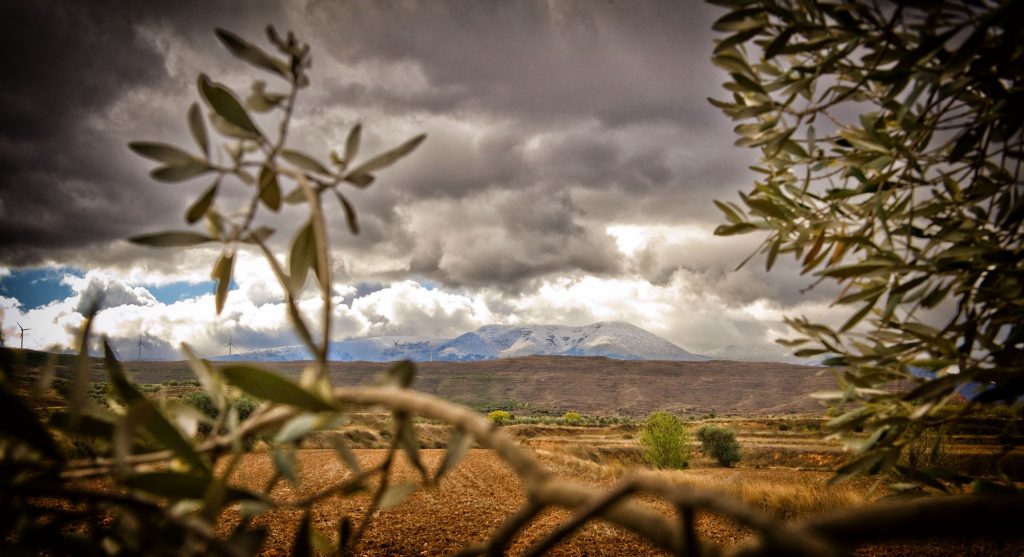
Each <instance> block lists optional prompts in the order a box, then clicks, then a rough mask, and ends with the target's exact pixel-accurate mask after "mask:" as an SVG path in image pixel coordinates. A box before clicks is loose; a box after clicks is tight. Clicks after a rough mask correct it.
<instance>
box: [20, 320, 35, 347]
mask: <svg viewBox="0 0 1024 557" xmlns="http://www.w3.org/2000/svg"><path fill="white" fill-rule="evenodd" d="M18 328H19V329H21V347H22V348H25V331H31V330H32V329H26V328H25V327H22V326H21V323H18Z"/></svg>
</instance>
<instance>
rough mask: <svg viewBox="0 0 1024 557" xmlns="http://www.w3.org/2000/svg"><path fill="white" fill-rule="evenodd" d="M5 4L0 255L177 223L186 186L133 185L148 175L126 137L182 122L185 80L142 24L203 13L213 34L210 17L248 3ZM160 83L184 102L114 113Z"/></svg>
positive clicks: (22, 255)
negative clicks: (168, 63)
mask: <svg viewBox="0 0 1024 557" xmlns="http://www.w3.org/2000/svg"><path fill="white" fill-rule="evenodd" d="M161 7H162V9H164V10H166V12H165V13H159V11H158V10H159V9H161ZM0 10H2V12H0V21H2V22H3V23H2V25H3V32H2V33H0V49H2V52H3V54H2V56H3V66H4V74H5V78H4V86H3V87H2V88H0V102H2V103H3V105H4V107H5V108H4V110H3V112H2V113H0V250H2V252H0V253H2V255H0V258H2V259H0V260H2V262H4V263H6V264H15V265H19V264H30V263H34V262H37V261H40V260H46V259H52V256H53V254H55V253H58V252H60V251H64V252H67V251H69V250H79V249H84V250H88V248H92V247H95V246H97V245H100V244H103V243H106V242H109V241H111V240H114V239H118V238H123V237H125V236H128V235H130V234H131V233H137V232H139V231H140V230H141V229H144V228H145V227H147V226H152V225H153V224H155V223H170V222H173V221H172V220H170V219H169V215H172V214H173V215H175V216H176V215H178V214H180V213H179V211H180V209H182V208H184V206H185V202H186V200H185V198H184V197H183V196H182V193H183V192H182V191H180V190H177V189H174V188H155V187H140V186H146V185H149V184H148V178H146V177H145V168H146V165H144V164H141V163H140V162H139V161H138V160H137V157H135V156H134V155H131V154H130V153H129V152H128V151H127V149H126V147H125V143H126V142H127V141H128V140H129V139H132V138H133V137H132V135H131V134H135V133H141V132H143V131H145V132H153V131H157V130H161V131H164V133H165V134H166V129H167V128H168V124H169V122H170V113H171V112H174V115H173V116H174V118H175V119H177V120H178V121H179V124H178V126H179V127H180V126H181V123H180V122H181V120H180V117H181V116H182V115H183V112H184V110H185V108H186V107H187V101H185V100H184V98H185V97H184V93H185V90H184V89H183V87H189V86H188V85H186V84H183V83H181V82H180V80H179V82H178V83H175V81H174V80H173V79H171V76H169V75H168V72H167V68H166V64H165V62H166V56H165V55H166V53H164V52H160V51H159V49H158V48H155V47H154V45H152V44H147V43H146V41H145V40H144V39H143V37H142V36H140V28H141V26H143V25H146V24H166V25H174V26H175V27H176V28H179V29H188V28H193V27H196V24H197V23H198V24H199V27H200V28H202V29H203V31H204V32H206V33H208V31H209V27H210V26H211V25H212V24H213V23H214V21H216V20H217V19H221V20H226V21H231V20H232V19H234V18H238V17H240V15H242V14H244V13H245V12H246V10H229V9H228V7H227V6H221V7H213V8H209V7H203V8H201V9H200V6H199V3H196V4H195V5H194V6H191V7H190V6H185V5H180V4H179V3H173V4H172V3H143V2H105V3H90V2H46V1H42V2H5V3H4V5H3V7H2V8H0ZM211 11H212V12H213V13H212V14H211V13H210V12H211ZM211 15H212V17H211ZM172 18H174V20H175V21H177V23H174V22H172ZM207 18H209V19H207ZM199 22H201V23H199ZM213 42H214V41H213V40H212V38H211V40H208V41H207V43H210V44H208V45H207V47H212V46H213V44H212V43H213ZM191 79H192V78H191V77H190V80H191ZM164 87H166V88H169V89H171V90H173V89H174V88H175V87H177V89H178V90H181V92H182V94H183V95H182V97H181V98H182V100H181V101H180V102H177V101H176V102H174V103H173V104H171V103H161V101H162V99H161V98H159V97H157V98H152V99H148V100H149V102H148V103H145V102H143V103H140V104H143V105H144V106H147V107H148V109H149V110H147V111H146V112H144V113H140V114H126V115H123V116H122V118H124V119H125V121H117V120H116V119H111V118H110V112H111V110H112V108H113V107H115V106H116V105H117V103H118V102H120V101H122V100H124V99H125V98H130V97H131V96H132V95H138V94H140V92H142V91H146V92H147V94H148V93H150V92H153V91H157V92H159V91H160V90H161V88H164ZM168 209H173V211H169V210H168ZM175 220H176V219H175ZM54 250H56V251H54Z"/></svg>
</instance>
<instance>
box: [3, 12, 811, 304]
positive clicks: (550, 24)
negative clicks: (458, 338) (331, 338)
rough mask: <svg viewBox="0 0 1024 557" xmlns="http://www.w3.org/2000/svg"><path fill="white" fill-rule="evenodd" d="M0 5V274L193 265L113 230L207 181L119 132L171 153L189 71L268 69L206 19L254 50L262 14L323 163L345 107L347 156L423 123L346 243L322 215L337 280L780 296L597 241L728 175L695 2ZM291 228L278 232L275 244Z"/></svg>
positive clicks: (173, 205)
mask: <svg viewBox="0 0 1024 557" xmlns="http://www.w3.org/2000/svg"><path fill="white" fill-rule="evenodd" d="M0 10H3V12H2V16H3V17H2V20H3V21H4V26H5V29H4V33H3V38H2V39H0V40H2V41H3V43H2V46H3V52H4V54H3V56H4V61H5V68H8V72H7V75H6V78H5V81H6V83H5V87H4V88H2V89H0V100H2V101H3V102H4V105H5V107H6V109H5V111H4V113H3V114H0V123H2V126H3V127H2V129H0V217H2V218H0V263H2V264H6V265H23V264H28V263H31V262H35V261H40V260H53V261H58V262H60V261H63V262H69V263H74V264H76V265H79V266H85V267H88V265H89V264H90V263H94V264H103V265H139V264H142V265H146V266H147V267H148V268H151V269H153V270H157V271H160V272H165V273H170V272H173V269H174V268H175V267H176V266H184V265H188V264H192V261H191V260H190V259H189V258H187V257H185V256H183V255H181V254H180V253H175V254H172V255H168V254H163V253H160V254H154V253H153V252H150V251H145V250H140V249H137V248H133V247H128V246H125V245H124V244H123V243H117V242H115V240H117V239H119V238H124V237H126V236H129V235H132V234H137V233H140V232H144V231H151V230H154V229H161V228H179V227H181V226H182V225H181V219H180V214H181V212H182V211H183V210H184V208H185V207H186V206H187V204H188V202H189V201H190V199H191V198H192V197H194V196H195V195H197V194H198V193H199V192H200V191H201V188H202V187H204V186H205V185H206V184H205V183H199V182H200V181H196V182H195V183H187V184H182V185H159V184H153V183H152V182H151V181H150V180H149V179H148V177H146V171H147V170H148V169H149V168H150V165H148V164H147V163H146V162H144V161H140V160H138V159H137V157H135V156H134V155H132V154H131V153H129V152H128V151H127V149H125V147H124V144H125V142H126V141H127V140H130V139H141V138H146V139H159V140H162V141H167V142H171V143H177V144H182V145H188V144H189V143H190V139H189V137H188V134H187V130H186V129H185V125H184V118H183V116H184V112H185V110H186V108H187V107H188V105H189V104H190V103H191V102H193V100H195V92H194V77H195V75H196V73H198V72H199V71H207V72H210V73H211V74H213V75H216V76H220V77H218V78H219V79H224V80H225V81H227V82H229V83H231V84H233V85H235V86H236V87H238V88H239V89H242V88H244V87H246V86H247V84H248V82H247V81H246V80H247V79H248V78H249V77H248V76H257V77H258V78H260V79H269V78H268V77H267V76H265V75H260V74H259V73H258V72H251V73H248V74H246V73H244V72H245V68H244V67H243V66H242V65H240V64H239V63H237V61H235V60H234V59H232V58H231V57H230V55H228V54H227V53H226V52H224V50H223V49H222V48H221V47H220V45H219V44H218V43H217V41H216V39H215V38H214V37H213V34H212V32H211V31H212V29H213V27H215V26H224V27H228V28H231V29H233V30H236V31H238V32H239V33H240V34H242V35H243V36H246V37H249V38H251V39H252V40H254V41H257V42H262V39H263V37H262V27H263V25H264V24H266V23H267V22H274V23H275V24H277V25H278V26H279V27H280V28H282V29H285V28H292V29H295V30H296V32H297V33H298V34H299V35H300V36H302V37H303V38H305V39H307V40H309V41H310V42H311V43H312V46H313V52H314V67H313V80H314V83H313V86H312V87H310V88H309V89H308V90H307V91H306V92H305V93H304V95H305V96H304V100H303V101H302V104H300V106H299V108H298V110H297V112H296V126H295V130H294V132H293V137H294V138H295V140H296V141H297V143H298V144H299V145H300V146H301V147H303V148H305V149H308V150H310V152H312V153H314V154H316V155H318V156H321V157H323V156H325V155H326V153H327V150H328V149H329V148H331V147H336V146H338V145H339V144H340V143H341V142H343V141H344V133H345V131H346V130H347V129H348V127H349V126H351V125H352V124H353V123H354V122H355V121H363V122H364V123H365V131H366V137H365V147H364V152H365V153H372V152H374V151H379V150H380V149H383V148H386V147H388V146H391V145H394V144H396V143H397V142H399V141H401V140H403V139H405V138H406V137H409V136H411V135H413V134H415V133H418V132H421V131H422V132H426V133H428V135H429V139H428V141H427V142H426V143H425V144H424V145H423V146H422V147H421V148H420V149H419V150H418V151H417V153H415V154H414V155H413V156H412V157H410V158H409V159H408V160H406V161H403V162H402V163H400V164H398V165H397V166H395V167H394V168H392V169H388V170H387V171H385V172H383V173H381V177H380V182H379V184H376V185H375V186H374V187H373V188H371V189H370V190H367V191H353V192H351V193H350V199H351V200H352V202H353V204H354V205H355V206H356V207H357V209H358V210H359V213H360V222H361V225H362V233H361V234H360V236H359V237H358V238H350V237H349V236H348V235H347V233H345V232H344V228H345V225H344V222H343V220H342V218H340V216H339V213H338V209H337V207H332V208H330V209H329V210H330V211H331V214H332V215H334V217H335V218H334V219H333V223H334V231H335V233H336V237H338V238H339V239H340V241H339V242H338V245H339V253H340V254H341V257H340V258H339V262H338V269H337V270H338V274H339V277H340V278H341V279H344V280H348V281H349V282H352V283H358V282H361V281H370V282H372V281H386V280H394V279H399V278H408V277H409V276H414V277H423V278H426V279H429V280H432V281H437V282H439V283H441V285H442V286H451V287H463V286H465V287H472V288H484V287H493V288H498V289H501V290H504V291H505V292H515V291H522V290H523V289H526V288H529V287H530V285H531V284H533V282H531V281H537V280H540V279H543V278H545V277H550V276H555V275H561V274H567V273H587V274H594V275H598V276H617V275H623V274H624V273H633V272H637V273H639V274H640V276H643V277H645V278H649V279H650V280H652V281H654V282H664V281H666V280H668V277H671V275H672V274H673V273H674V272H675V271H677V270H679V269H683V270H686V271H688V272H692V273H695V275H694V276H698V275H699V276H703V277H706V282H707V283H708V284H709V285H714V286H716V287H717V290H716V292H717V293H719V294H720V295H722V296H725V297H728V298H730V299H734V300H735V301H736V302H738V303H739V302H744V301H748V300H749V299H751V297H752V296H753V297H755V298H756V297H757V296H761V295H764V296H767V297H773V298H778V299H780V300H785V301H786V302H787V303H788V302H790V301H791V300H793V299H794V295H793V292H794V288H790V287H789V286H788V284H789V282H787V283H786V284H787V286H784V287H778V288H776V287H770V286H765V284H764V283H765V280H766V279H764V280H763V277H761V276H760V275H756V274H749V275H742V276H737V277H727V276H726V275H727V274H728V271H727V270H725V269H724V268H723V266H722V265H721V264H718V263H716V262H715V259H714V256H716V255H718V252H716V248H714V247H711V246H709V247H707V248H706V251H707V254H704V255H701V256H699V257H698V256H696V255H694V256H682V255H680V254H679V253H678V252H674V251H671V250H657V249H651V250H649V253H647V254H645V255H644V257H645V258H646V263H645V264H644V265H643V266H641V267H642V268H633V267H631V266H630V265H628V264H626V263H625V262H624V261H623V258H622V256H621V254H619V253H618V252H617V251H616V247H615V242H614V239H613V238H611V237H610V236H608V235H607V234H606V227H607V226H609V225H613V224H622V223H626V224H630V223H632V224H658V223H661V224H685V223H702V224H704V225H710V224H711V223H715V222H717V220H718V217H717V214H716V212H715V210H714V208H713V206H712V205H711V200H712V199H715V198H723V197H732V196H733V195H734V192H735V190H737V189H740V188H743V187H745V185H746V184H747V183H749V180H750V174H749V172H748V171H747V170H746V166H747V165H748V164H750V163H751V162H753V161H752V160H751V156H750V154H749V153H746V152H743V151H741V150H740V149H737V148H734V147H733V146H732V140H733V138H732V134H731V132H730V128H731V124H730V123H729V122H727V121H726V120H725V118H724V117H723V116H721V115H720V114H718V113H717V111H715V110H714V109H713V108H711V107H710V106H708V104H707V101H706V100H705V98H706V97H708V96H719V97H721V96H723V94H722V92H721V91H720V89H719V86H718V82H719V81H721V80H722V76H721V75H720V74H719V73H718V72H717V71H716V70H714V69H713V68H712V66H711V64H710V62H709V61H708V58H709V56H710V53H711V48H712V38H713V35H712V33H711V31H710V21H711V20H712V19H713V18H714V12H715V9H714V8H711V7H708V6H706V5H705V4H704V3H701V2H686V1H675V2H673V1H664V2H647V1H638V2H632V1H630V2H625V1H619V2H589V1H588V2H582V1H581V2H573V1H568V2H529V3H527V2H515V3H513V2H481V1H461V2H455V1H453V2H397V1H396V2H334V1H327V0H312V1H310V2H308V3H306V4H302V3H295V4H278V3H273V2H246V3H231V2H222V3H211V2H199V1H190V2H176V3H173V4H172V3H168V4H157V3H153V4H152V5H151V4H149V3H127V2H126V3H113V4H110V3H105V4H91V3H75V2H70V1H69V2H63V3H47V2H34V3H30V2H11V3H6V4H5V5H4V7H3V8H0ZM235 195H239V194H235ZM227 199H229V200H230V199H231V197H230V196H229V197H228V198H227ZM292 215H293V214H288V215H285V216H278V217H274V218H272V219H271V220H272V221H273V222H276V223H280V224H287V220H288V219H289V218H291V216H292ZM286 228H287V227H286ZM288 240H289V237H288V236H287V235H286V234H279V235H278V236H277V237H276V238H275V241H276V242H277V246H278V247H284V246H286V245H287V242H288ZM744 255H745V254H744ZM192 259H194V258H192ZM211 262H212V260H211ZM368 262H372V264H371V263H368ZM730 264H733V263H730ZM367 269H370V270H367ZM790 275H792V274H791V273H790V274H787V275H786V281H789V279H790V278H795V277H791V276H790ZM723 277H725V278H723ZM737 281H739V282H737ZM730 284H732V285H733V287H732V290H729V288H730V286H729V285H730ZM709 288H710V286H709Z"/></svg>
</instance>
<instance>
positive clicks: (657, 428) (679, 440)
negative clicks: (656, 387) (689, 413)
mask: <svg viewBox="0 0 1024 557" xmlns="http://www.w3.org/2000/svg"><path fill="white" fill-rule="evenodd" d="M689 441H690V440H689V434H688V433H687V431H686V428H685V427H684V426H683V422H681V421H680V420H679V418H677V417H675V416H673V415H672V414H669V413H668V412H655V413H653V414H651V415H650V416H648V417H647V422H646V423H644V427H643V430H642V431H641V432H640V445H641V446H642V447H643V451H644V460H646V461H647V462H648V463H650V464H652V465H654V466H657V467H658V468H686V467H688V466H689V465H690V443H689Z"/></svg>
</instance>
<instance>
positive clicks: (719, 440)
mask: <svg viewBox="0 0 1024 557" xmlns="http://www.w3.org/2000/svg"><path fill="white" fill-rule="evenodd" d="M697 439H699V440H700V445H701V449H703V451H704V454H706V455H708V456H710V457H711V458H713V459H715V461H716V462H718V463H719V464H721V465H722V466H727V467H728V466H732V465H733V464H736V463H737V462H739V461H740V443H739V441H737V440H736V432H735V431H734V430H732V429H729V428H726V427H719V426H716V425H706V426H704V427H702V428H700V429H698V430H697Z"/></svg>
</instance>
